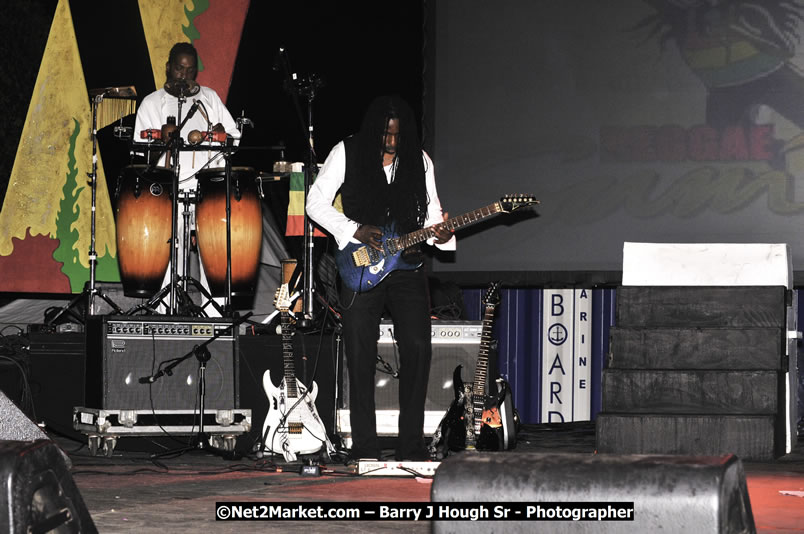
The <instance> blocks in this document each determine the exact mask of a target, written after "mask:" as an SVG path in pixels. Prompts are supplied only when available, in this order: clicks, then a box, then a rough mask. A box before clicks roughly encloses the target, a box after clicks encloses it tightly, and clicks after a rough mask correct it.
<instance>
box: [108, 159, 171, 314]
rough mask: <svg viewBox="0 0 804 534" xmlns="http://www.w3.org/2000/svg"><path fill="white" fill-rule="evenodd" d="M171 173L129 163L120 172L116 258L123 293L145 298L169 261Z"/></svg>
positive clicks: (154, 290) (158, 284)
mask: <svg viewBox="0 0 804 534" xmlns="http://www.w3.org/2000/svg"><path fill="white" fill-rule="evenodd" d="M172 184H173V173H172V172H171V171H170V170H168V169H164V168H161V167H151V166H149V165H129V166H128V167H125V168H124V169H123V171H122V172H121V173H120V177H119V181H118V193H117V195H118V197H117V261H118V265H119V266H120V278H121V279H122V282H123V292H124V293H125V295H126V296H129V297H141V298H148V297H151V296H153V295H154V294H155V293H156V292H157V291H158V290H159V289H160V286H161V284H162V280H163V279H164V277H165V271H166V270H167V267H168V265H169V264H170V233H171V211H172V202H171V200H170V197H171V195H170V193H171V189H172Z"/></svg>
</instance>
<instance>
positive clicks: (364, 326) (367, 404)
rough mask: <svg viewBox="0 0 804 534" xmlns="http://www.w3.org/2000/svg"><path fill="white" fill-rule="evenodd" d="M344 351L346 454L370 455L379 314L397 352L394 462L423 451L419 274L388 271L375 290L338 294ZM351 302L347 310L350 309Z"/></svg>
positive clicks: (424, 357) (425, 354) (426, 356)
mask: <svg viewBox="0 0 804 534" xmlns="http://www.w3.org/2000/svg"><path fill="white" fill-rule="evenodd" d="M341 303H342V304H343V306H344V307H345V308H348V309H346V310H345V311H344V312H343V327H344V351H345V354H346V365H347V368H348V373H349V386H350V387H349V410H350V424H351V427H352V451H353V453H358V454H361V455H367V456H374V455H377V454H378V453H379V452H380V447H379V441H378V439H377V421H376V417H375V405H374V388H375V381H374V380H375V371H376V364H377V354H378V351H377V339H378V336H379V329H380V320H381V319H382V314H383V310H384V309H386V308H387V309H388V311H389V312H390V314H391V319H392V320H393V323H394V338H395V340H396V342H397V345H398V347H399V359H400V363H399V437H398V439H397V444H396V455H397V457H400V456H401V457H403V458H405V457H407V456H409V455H410V454H411V453H415V452H419V451H422V450H423V449H424V436H423V427H424V404H425V400H426V397H427V381H428V379H429V377H430V359H431V356H432V349H431V345H430V304H429V297H428V290H427V277H426V276H425V273H424V272H423V271H422V270H416V271H394V272H393V273H391V274H390V275H388V276H387V277H386V278H385V279H384V280H383V281H382V282H381V283H380V284H379V285H378V286H377V287H375V288H374V289H372V290H370V291H368V292H366V293H358V294H355V293H353V292H352V291H351V290H349V289H344V290H343V293H342V295H341ZM350 303H351V305H350Z"/></svg>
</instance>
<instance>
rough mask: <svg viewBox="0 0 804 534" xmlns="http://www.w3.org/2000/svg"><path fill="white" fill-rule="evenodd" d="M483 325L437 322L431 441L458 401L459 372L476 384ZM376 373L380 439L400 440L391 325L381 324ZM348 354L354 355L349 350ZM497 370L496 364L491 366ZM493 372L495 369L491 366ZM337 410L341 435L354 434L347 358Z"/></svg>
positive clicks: (427, 427) (428, 411) (428, 420)
mask: <svg viewBox="0 0 804 534" xmlns="http://www.w3.org/2000/svg"><path fill="white" fill-rule="evenodd" d="M482 330H483V322H482V321H433V322H432V325H431V328H430V338H431V343H432V349H433V357H432V360H431V362H430V381H429V383H428V384H427V400H426V401H425V413H424V434H425V435H426V436H432V435H433V433H434V432H435V430H436V428H437V427H438V423H440V422H441V418H442V417H444V414H445V413H446V412H447V409H449V406H450V404H451V403H452V401H453V400H454V399H455V392H454V390H453V387H452V376H453V373H454V371H455V367H457V366H458V365H462V366H463V369H462V370H461V377H462V378H463V380H464V381H465V382H471V381H472V379H473V378H474V372H475V365H476V363H477V355H478V350H479V348H480V334H481V332H482ZM377 349H378V355H379V359H378V361H377V373H376V375H375V377H374V378H375V393H374V399H375V409H376V416H377V434H378V435H379V436H396V435H397V434H398V432H399V424H398V423H399V381H398V380H397V379H396V378H394V377H393V373H394V372H395V371H396V370H398V369H399V350H398V348H397V346H396V343H395V341H394V325H393V323H392V322H391V321H382V322H381V323H380V332H379V337H378V344H377ZM344 350H349V348H348V347H344ZM490 363H494V364H496V362H490ZM491 368H492V369H496V367H494V366H492V367H491ZM338 376H339V378H340V379H339V381H338V384H339V386H340V387H339V391H338V400H337V403H338V410H337V414H336V422H335V423H336V431H337V432H338V433H339V434H341V435H348V434H350V433H351V425H350V423H349V380H348V377H347V373H346V362H345V357H344V356H343V355H339V358H338Z"/></svg>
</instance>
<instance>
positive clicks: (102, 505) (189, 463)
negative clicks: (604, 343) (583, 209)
mask: <svg viewBox="0 0 804 534" xmlns="http://www.w3.org/2000/svg"><path fill="white" fill-rule="evenodd" d="M128 439H131V438H128ZM58 441H59V443H60V444H61V445H62V447H63V448H64V449H65V450H66V451H67V452H68V453H69V455H70V458H71V460H72V462H73V468H72V475H73V479H74V481H75V483H76V485H77V486H78V488H79V490H80V492H81V495H82V496H83V499H84V501H85V503H86V505H87V507H88V509H89V512H90V514H91V516H92V518H93V520H94V522H95V525H96V526H97V528H98V530H99V532H102V533H106V532H139V533H152V532H153V533H156V532H159V533H166V532H171V533H184V532H188V533H189V532H193V533H197V532H203V531H205V530H206V531H207V532H216V533H217V532H285V533H287V532H306V533H310V532H316V533H318V532H372V533H375V532H380V533H381V532H403V531H404V532H407V533H411V534H412V533H419V532H429V531H430V524H429V522H427V521H369V522H367V521H364V522H349V521H230V522H223V521H216V520H215V503H216V502H220V501H230V502H231V501H247V502H255V503H265V504H270V503H281V502H305V503H310V502H319V501H324V502H329V501H334V502H361V501H391V502H428V501H429V500H430V489H431V485H432V479H429V478H414V477H377V476H359V475H357V474H356V469H355V467H347V466H345V465H343V464H342V463H338V462H334V463H333V462H330V463H329V464H328V465H326V466H325V467H322V471H323V474H322V475H321V476H318V477H310V476H301V475H300V474H299V467H300V464H298V463H296V464H287V463H286V462H284V460H283V459H282V458H281V457H279V458H278V459H277V458H273V459H269V458H263V459H256V458H251V459H242V460H238V461H228V460H224V459H221V458H219V457H217V456H213V455H210V454H207V453H203V452H199V451H194V452H191V453H187V454H184V455H182V456H179V457H176V458H172V459H166V458H162V459H160V460H159V461H158V462H157V461H152V460H151V459H150V454H149V453H147V452H141V451H136V450H122V449H121V448H120V447H118V449H115V452H114V453H113V455H112V457H111V458H106V457H104V456H98V457H93V456H90V455H89V451H88V450H87V447H86V446H85V445H82V444H81V443H78V442H75V441H71V440H64V439H59V440H58ZM123 441H124V440H121V443H120V444H119V445H124V442H123ZM594 445H595V435H594V424H592V423H569V424H566V425H527V426H525V427H524V428H523V429H522V431H521V432H520V435H519V442H518V447H517V450H516V451H515V452H512V453H511V454H516V453H517V452H523V451H524V452H572V453H580V454H594V452H595V451H594ZM128 448H132V449H136V447H128ZM385 452H386V453H387V454H388V456H389V457H392V456H393V450H392V449H389V450H387V451H385ZM506 454H507V453H506ZM744 468H745V472H746V478H747V485H748V492H749V496H750V500H751V507H752V510H753V515H754V520H755V523H756V526H757V530H758V532H763V533H771V532H774V533H781V532H784V533H790V532H804V497H797V496H791V495H784V494H783V493H781V492H804V447H803V446H802V445H801V444H799V445H798V446H797V447H796V449H795V450H794V451H793V453H791V454H789V455H786V456H784V457H782V458H779V459H777V460H775V461H771V462H744ZM579 499H580V500H582V499H583V496H580V495H579ZM489 502H493V494H491V493H490V494H489ZM500 526H501V527H503V526H504V525H503V524H502V523H500ZM549 526H550V524H549V523H541V524H538V523H534V530H536V529H537V528H538V530H539V531H549ZM545 527H548V530H545ZM503 530H504V529H503Z"/></svg>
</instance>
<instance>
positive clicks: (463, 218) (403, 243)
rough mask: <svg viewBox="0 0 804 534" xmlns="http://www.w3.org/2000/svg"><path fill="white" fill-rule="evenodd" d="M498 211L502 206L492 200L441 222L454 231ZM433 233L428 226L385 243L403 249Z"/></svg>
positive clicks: (432, 228)
mask: <svg viewBox="0 0 804 534" xmlns="http://www.w3.org/2000/svg"><path fill="white" fill-rule="evenodd" d="M500 212H502V206H501V205H500V203H499V202H494V203H493V204H489V205H488V206H485V207H483V208H478V209H476V210H474V211H470V212H469V213H464V214H463V215H458V216H457V217H451V218H449V219H447V220H446V221H444V222H443V223H442V224H446V226H447V228H449V229H450V230H453V231H454V230H457V229H458V228H463V227H464V226H469V225H470V224H474V223H476V222H480V221H482V220H483V219H485V218H487V217H491V216H492V215H496V214H498V213H500ZM435 235H436V233H435V229H434V227H433V226H428V227H427V228H422V229H421V230H415V231H413V232H410V233H409V234H405V235H403V236H399V237H397V238H396V239H393V240H391V239H389V240H388V241H393V243H392V244H391V243H387V242H386V244H388V245H392V246H393V251H397V250H404V249H406V248H408V247H412V246H413V245H418V244H419V243H424V242H425V241H427V240H428V239H430V238H431V237H435Z"/></svg>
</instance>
